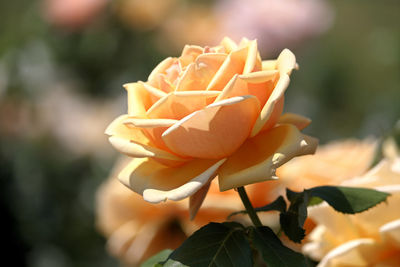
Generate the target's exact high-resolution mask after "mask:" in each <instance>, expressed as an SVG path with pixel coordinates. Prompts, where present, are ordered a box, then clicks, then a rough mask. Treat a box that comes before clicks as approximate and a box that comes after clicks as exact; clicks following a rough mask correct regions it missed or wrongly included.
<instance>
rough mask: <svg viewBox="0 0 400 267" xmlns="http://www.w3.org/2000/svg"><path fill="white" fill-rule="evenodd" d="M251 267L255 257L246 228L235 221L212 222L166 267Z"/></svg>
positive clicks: (199, 231) (177, 253)
mask: <svg viewBox="0 0 400 267" xmlns="http://www.w3.org/2000/svg"><path fill="white" fill-rule="evenodd" d="M182 265H186V266H190V267H203V266H215V267H218V266H219V267H224V266H232V267H235V266H237V267H246V266H248V267H252V266H253V255H252V251H251V248H250V243H249V241H248V240H247V237H246V232H245V228H244V227H243V226H242V225H241V224H239V223H234V222H229V223H222V224H220V223H209V224H207V225H206V226H203V227H202V228H200V230H198V231H196V232H195V233H194V234H193V235H192V236H190V237H189V238H188V239H187V240H186V241H185V242H184V243H183V244H182V245H181V246H180V247H179V248H177V249H176V250H175V251H174V252H172V254H171V255H170V256H169V258H168V260H167V262H165V264H164V266H168V267H170V266H182Z"/></svg>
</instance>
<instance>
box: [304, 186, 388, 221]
mask: <svg viewBox="0 0 400 267" xmlns="http://www.w3.org/2000/svg"><path fill="white" fill-rule="evenodd" d="M307 191H309V192H310V195H311V196H313V197H319V198H321V199H323V200H325V201H326V202H327V203H328V204H329V205H330V206H332V207H333V208H334V209H335V210H337V211H339V212H343V213H349V214H354V213H359V212H363V211H365V210H367V209H370V208H372V207H374V206H376V205H377V204H379V203H381V202H382V201H385V200H386V199H387V197H388V196H389V195H390V194H388V193H385V192H380V191H376V190H373V189H368V188H357V187H343V186H318V187H314V188H311V189H309V190H307Z"/></svg>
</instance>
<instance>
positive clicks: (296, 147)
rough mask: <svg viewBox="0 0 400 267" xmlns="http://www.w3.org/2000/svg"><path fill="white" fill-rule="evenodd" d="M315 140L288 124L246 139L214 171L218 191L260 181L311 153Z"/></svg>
mask: <svg viewBox="0 0 400 267" xmlns="http://www.w3.org/2000/svg"><path fill="white" fill-rule="evenodd" d="M317 143H318V141H317V140H316V139H314V138H312V137H309V136H305V135H302V134H301V133H300V132H299V131H298V130H297V128H296V127H294V126H292V125H289V124H287V125H280V126H277V127H275V128H273V129H271V130H270V131H266V132H262V133H260V134H259V135H257V136H256V137H254V138H251V139H248V140H247V141H246V142H245V143H244V144H243V145H242V146H241V147H240V148H239V149H237V150H236V151H235V153H234V154H233V155H231V156H229V157H228V159H227V161H226V162H225V163H224V164H223V165H222V166H221V168H220V169H219V170H218V179H219V187H220V190H221V191H225V190H228V189H232V188H236V187H239V186H244V185H247V184H252V183H257V182H262V181H265V180H268V179H271V178H273V177H274V176H275V170H276V168H278V167H279V166H281V165H282V164H284V163H285V162H287V161H289V160H290V159H292V158H293V157H296V156H300V155H305V154H312V153H314V152H315V149H316V147H317Z"/></svg>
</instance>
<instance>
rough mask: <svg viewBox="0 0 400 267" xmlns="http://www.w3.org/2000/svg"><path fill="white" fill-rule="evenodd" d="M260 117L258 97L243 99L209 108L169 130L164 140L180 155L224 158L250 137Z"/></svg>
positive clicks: (227, 101)
mask: <svg viewBox="0 0 400 267" xmlns="http://www.w3.org/2000/svg"><path fill="white" fill-rule="evenodd" d="M258 113H259V103H258V100H257V98H256V97H254V96H240V97H234V98H230V99H226V100H223V101H220V102H217V103H214V104H211V105H209V106H207V107H206V108H205V109H203V110H199V111H196V112H194V113H192V114H190V115H189V116H186V117H185V118H183V119H182V120H180V121H179V122H178V123H176V124H175V125H173V126H171V127H170V128H169V129H168V130H166V131H165V132H164V133H163V135H162V138H163V140H164V142H165V144H166V145H167V146H168V147H169V148H170V149H171V151H173V152H174V153H176V154H177V155H182V156H190V157H195V158H206V159H207V158H208V159H210V158H213V159H218V158H223V157H225V156H227V155H230V154H231V153H233V152H234V151H235V150H236V149H237V148H238V147H239V146H240V145H241V144H242V143H243V142H244V141H245V140H246V139H247V137H248V135H249V131H250V130H251V127H252V125H253V124H254V121H255V119H256V117H257V115H258Z"/></svg>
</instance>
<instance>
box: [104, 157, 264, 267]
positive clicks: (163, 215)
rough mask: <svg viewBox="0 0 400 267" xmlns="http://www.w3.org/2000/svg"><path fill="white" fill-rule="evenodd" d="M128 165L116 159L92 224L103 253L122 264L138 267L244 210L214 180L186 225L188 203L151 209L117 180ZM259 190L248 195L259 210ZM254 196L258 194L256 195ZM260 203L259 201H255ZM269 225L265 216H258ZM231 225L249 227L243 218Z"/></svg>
mask: <svg viewBox="0 0 400 267" xmlns="http://www.w3.org/2000/svg"><path fill="white" fill-rule="evenodd" d="M129 161H130V159H129V158H128V157H124V158H121V159H120V160H119V161H118V162H117V163H116V166H115V167H114V171H113V172H112V174H111V176H110V178H109V179H107V180H106V181H105V182H104V183H103V184H102V185H101V187H100V188H99V190H98V192H97V198H96V199H97V201H96V203H97V205H96V217H97V218H96V219H97V220H96V224H97V228H98V229H99V230H100V231H101V232H102V233H103V234H104V236H105V237H106V238H107V250H108V251H109V253H110V254H111V255H113V256H114V257H116V258H118V259H120V260H121V261H122V262H124V263H126V264H131V265H137V264H139V263H140V262H143V261H144V260H146V259H147V258H148V257H150V256H152V255H154V254H156V253H157V252H159V251H160V250H163V249H167V248H169V249H175V248H177V247H178V246H180V245H181V243H182V242H183V241H184V240H185V239H186V238H187V237H188V236H190V235H191V234H192V233H193V232H194V231H196V230H198V229H199V228H200V227H201V226H203V225H205V224H207V223H209V222H210V221H214V222H223V221H226V219H227V217H228V215H229V214H231V213H232V212H235V211H238V210H243V209H244V207H243V204H242V202H241V201H240V198H239V197H238V196H237V194H236V192H234V191H233V190H229V191H225V192H220V191H219V189H218V185H217V183H216V180H214V181H213V182H212V183H211V186H210V189H209V193H208V195H207V198H206V199H205V200H204V203H203V205H202V209H201V210H200V211H199V212H198V214H197V215H196V218H195V219H193V220H190V218H189V216H188V210H187V199H184V200H181V201H168V202H163V203H160V204H157V205H153V204H150V203H148V202H146V201H144V200H143V198H142V197H141V196H140V195H138V194H135V193H133V192H132V191H131V190H129V189H128V188H127V187H126V186H124V185H123V184H121V183H120V182H119V181H118V179H116V175H117V174H118V172H119V171H120V169H121V168H123V167H124V166H125V165H126V163H127V162H129ZM256 187H258V185H250V186H249V187H248V188H247V189H248V190H247V191H248V193H249V197H250V199H251V200H252V202H253V203H254V204H255V205H262V204H263V202H262V198H263V196H265V195H266V194H265V192H261V191H258V190H257V191H256V190H255V189H256ZM255 192H259V193H261V194H260V195H255ZM260 200H261V201H260ZM259 215H260V216H261V219H268V217H267V216H265V215H266V213H264V214H259ZM233 219H235V220H239V221H241V222H242V223H247V224H249V221H248V217H247V216H246V215H237V216H234V217H233Z"/></svg>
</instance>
